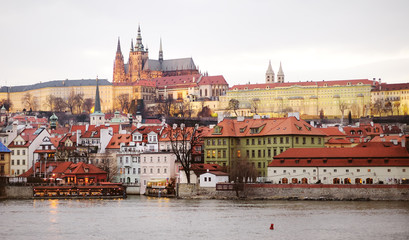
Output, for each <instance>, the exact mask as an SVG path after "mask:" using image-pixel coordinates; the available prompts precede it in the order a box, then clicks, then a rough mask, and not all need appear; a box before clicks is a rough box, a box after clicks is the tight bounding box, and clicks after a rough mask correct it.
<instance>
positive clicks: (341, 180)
mask: <svg viewBox="0 0 409 240" xmlns="http://www.w3.org/2000/svg"><path fill="white" fill-rule="evenodd" d="M402 145H403V146H401V145H395V144H393V143H382V142H381V143H364V144H360V145H358V146H356V147H353V148H301V149H298V148H292V149H288V150H287V151H285V152H283V153H281V154H279V155H277V156H275V157H274V160H273V161H272V162H271V163H270V164H269V165H268V176H267V179H268V181H270V182H272V183H276V184H287V183H292V184H313V183H323V184H395V183H402V182H406V181H407V180H408V179H409V153H408V150H407V148H406V147H405V145H406V143H405V142H403V144H402Z"/></svg>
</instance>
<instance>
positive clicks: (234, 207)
mask: <svg viewBox="0 0 409 240" xmlns="http://www.w3.org/2000/svg"><path fill="white" fill-rule="evenodd" d="M271 224H274V230H270V225H271ZM0 231H1V232H0V239H53V240H56V239H178V240H180V239H280V240H281V239H283V240H284V239H285V240H287V239H314V240H317V239H371V240H374V239H382V240H389V239H404V240H407V239H409V202H384V201H379V202H378V201H370V202H366V201H363V202H360V201H359V202H353V201H233V200H181V199H164V198H148V197H144V196H130V197H128V198H127V199H110V200H106V199H105V200H101V199H87V200H4V201H0Z"/></svg>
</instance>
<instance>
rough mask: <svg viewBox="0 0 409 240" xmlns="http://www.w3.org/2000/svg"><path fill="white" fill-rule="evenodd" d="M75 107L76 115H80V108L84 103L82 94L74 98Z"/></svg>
mask: <svg viewBox="0 0 409 240" xmlns="http://www.w3.org/2000/svg"><path fill="white" fill-rule="evenodd" d="M74 102H75V106H76V107H77V113H81V112H82V111H81V107H82V105H83V103H84V94H83V93H78V94H76V95H75V97H74Z"/></svg>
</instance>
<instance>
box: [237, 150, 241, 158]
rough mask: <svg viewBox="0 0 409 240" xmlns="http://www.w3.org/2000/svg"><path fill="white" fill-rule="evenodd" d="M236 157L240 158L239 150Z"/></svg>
mask: <svg viewBox="0 0 409 240" xmlns="http://www.w3.org/2000/svg"><path fill="white" fill-rule="evenodd" d="M237 157H238V158H240V157H241V154H240V150H237Z"/></svg>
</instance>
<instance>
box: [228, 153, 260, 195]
mask: <svg viewBox="0 0 409 240" xmlns="http://www.w3.org/2000/svg"><path fill="white" fill-rule="evenodd" d="M257 175H258V173H257V170H256V168H255V166H254V163H250V161H249V160H248V159H247V158H245V159H234V160H233V161H232V163H231V166H229V178H230V181H231V182H234V183H235V184H234V185H235V190H236V195H237V197H239V192H240V191H243V190H244V183H248V182H254V181H256V179H257Z"/></svg>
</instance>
